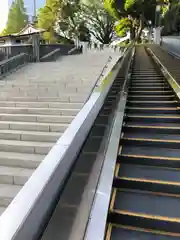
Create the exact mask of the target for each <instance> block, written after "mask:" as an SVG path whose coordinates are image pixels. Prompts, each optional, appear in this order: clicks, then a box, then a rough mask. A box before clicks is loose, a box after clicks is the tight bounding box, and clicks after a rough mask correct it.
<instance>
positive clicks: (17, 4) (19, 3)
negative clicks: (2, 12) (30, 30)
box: [3, 0, 28, 35]
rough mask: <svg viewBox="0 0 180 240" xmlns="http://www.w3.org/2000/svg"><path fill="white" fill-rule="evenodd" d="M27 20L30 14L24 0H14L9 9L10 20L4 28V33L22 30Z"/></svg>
mask: <svg viewBox="0 0 180 240" xmlns="http://www.w3.org/2000/svg"><path fill="white" fill-rule="evenodd" d="M27 22H28V16H27V14H26V9H25V7H24V1H23V0H16V1H14V2H13V3H12V5H11V7H10V9H9V14H8V21H7V24H6V27H5V29H4V30H3V35H8V34H12V33H18V32H20V31H21V29H22V28H23V27H25V25H26V24H27Z"/></svg>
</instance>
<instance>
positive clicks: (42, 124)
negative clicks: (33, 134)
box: [0, 121, 69, 126]
mask: <svg viewBox="0 0 180 240" xmlns="http://www.w3.org/2000/svg"><path fill="white" fill-rule="evenodd" d="M2 123H6V124H20V125H29V124H30V125H40V126H49V125H53V126H69V124H66V123H51V122H50V123H48V122H47V123H44V122H43V123H41V122H22V121H0V125H1V124H2Z"/></svg>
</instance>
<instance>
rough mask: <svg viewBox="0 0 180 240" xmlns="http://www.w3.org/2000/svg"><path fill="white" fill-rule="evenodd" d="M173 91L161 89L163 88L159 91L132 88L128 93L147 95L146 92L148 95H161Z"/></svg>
mask: <svg viewBox="0 0 180 240" xmlns="http://www.w3.org/2000/svg"><path fill="white" fill-rule="evenodd" d="M172 93H173V92H172V90H170V89H169V90H166V91H161V90H157V91H149V90H147V89H146V91H142V90H130V89H129V91H128V94H129V95H132V96H136V95H137V96H139V95H143V96H144V95H145V94H147V95H148V96H149V95H152V96H153V95H156V96H157V95H159V96H164V95H169V94H172Z"/></svg>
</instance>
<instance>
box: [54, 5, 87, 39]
mask: <svg viewBox="0 0 180 240" xmlns="http://www.w3.org/2000/svg"><path fill="white" fill-rule="evenodd" d="M80 15H81V5H80V0H63V1H61V4H60V9H59V16H58V19H57V21H56V31H57V32H58V33H59V34H60V35H61V36H63V37H65V38H67V39H73V40H75V39H77V38H78V37H79V30H78V29H80V26H81V25H82V22H83V20H82V18H81V16H80Z"/></svg>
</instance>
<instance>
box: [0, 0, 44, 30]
mask: <svg viewBox="0 0 180 240" xmlns="http://www.w3.org/2000/svg"><path fill="white" fill-rule="evenodd" d="M13 1H14V0H0V3H1V7H0V32H1V31H2V30H3V29H4V27H5V25H6V21H7V15H8V8H9V7H10V6H11V4H12V2H13ZM45 1H46V0H36V8H37V9H38V8H40V7H43V6H44V4H45ZM33 2H34V0H24V3H25V7H26V9H27V12H28V14H29V15H30V16H32V15H33Z"/></svg>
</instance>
